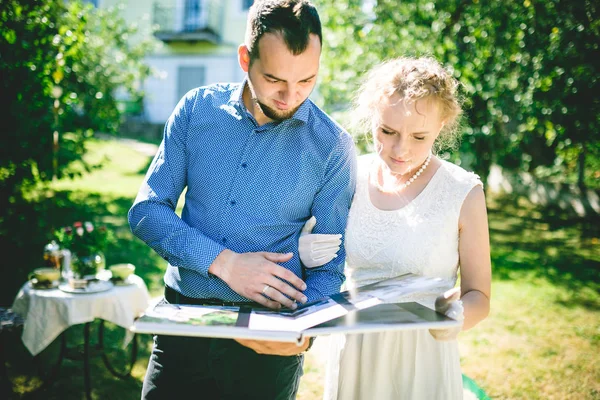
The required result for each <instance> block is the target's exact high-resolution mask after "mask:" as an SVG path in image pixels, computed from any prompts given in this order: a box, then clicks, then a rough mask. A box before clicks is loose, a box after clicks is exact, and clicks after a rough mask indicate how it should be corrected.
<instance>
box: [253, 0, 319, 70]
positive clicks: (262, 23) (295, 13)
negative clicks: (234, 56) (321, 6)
mask: <svg viewBox="0 0 600 400" xmlns="http://www.w3.org/2000/svg"><path fill="white" fill-rule="evenodd" d="M265 33H279V34H281V35H282V37H283V40H284V41H285V44H286V46H287V48H288V49H289V50H290V52H291V53H292V54H294V55H298V54H301V53H302V52H304V50H306V48H307V47H308V41H309V35H310V34H311V33H312V34H315V35H317V36H318V37H319V41H320V42H321V44H322V43H323V34H322V32H321V20H320V19H319V14H318V13H317V9H316V8H315V6H314V5H312V4H311V3H310V2H309V1H307V0H255V1H254V4H253V5H252V7H250V10H249V11H248V26H247V28H246V46H247V47H248V51H249V53H250V63H252V61H254V60H256V59H257V58H259V54H258V42H259V40H260V38H262V37H263V35H264V34H265Z"/></svg>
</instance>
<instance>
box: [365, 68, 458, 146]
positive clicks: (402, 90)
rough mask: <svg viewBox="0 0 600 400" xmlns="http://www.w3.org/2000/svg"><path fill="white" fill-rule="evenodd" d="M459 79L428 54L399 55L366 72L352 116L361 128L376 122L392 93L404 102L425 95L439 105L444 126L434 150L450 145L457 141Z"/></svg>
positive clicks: (368, 127) (455, 144)
mask: <svg viewBox="0 0 600 400" xmlns="http://www.w3.org/2000/svg"><path fill="white" fill-rule="evenodd" d="M458 86H459V82H458V81H457V80H456V79H455V78H454V77H453V76H452V74H451V73H449V72H448V71H447V70H446V69H444V67H442V65H441V64H440V63H439V62H438V61H437V60H435V59H434V58H431V57H420V58H410V57H400V58H396V59H393V60H389V61H385V62H383V63H381V64H379V65H377V66H375V67H374V68H372V69H371V71H370V72H369V73H368V74H367V76H366V79H365V81H364V82H363V84H362V85H361V86H360V88H359V91H358V95H357V97H356V99H355V101H354V112H353V117H354V119H355V121H354V122H355V124H356V125H357V126H358V127H359V129H361V131H362V132H370V131H371V130H372V129H373V126H375V125H376V124H377V118H378V116H379V115H380V109H381V105H382V104H385V102H386V101H387V100H388V99H390V98H391V97H392V96H393V95H394V94H398V95H399V96H400V98H401V99H402V100H404V101H407V102H416V101H417V100H420V99H424V98H428V99H430V100H434V101H435V102H436V104H437V105H438V107H439V110H440V116H441V118H442V121H444V122H445V123H444V126H443V127H442V130H441V131H440V135H439V136H438V138H437V140H436V143H435V146H434V147H435V148H434V150H435V151H439V150H441V149H446V148H451V149H454V148H456V147H457V145H458V143H459V137H460V135H459V133H460V132H459V128H460V121H461V117H462V107H461V103H462V102H461V100H460V98H459V95H458Z"/></svg>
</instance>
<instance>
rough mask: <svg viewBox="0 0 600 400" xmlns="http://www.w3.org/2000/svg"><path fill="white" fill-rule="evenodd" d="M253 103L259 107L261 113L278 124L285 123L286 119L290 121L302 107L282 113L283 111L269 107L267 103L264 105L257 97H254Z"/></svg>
mask: <svg viewBox="0 0 600 400" xmlns="http://www.w3.org/2000/svg"><path fill="white" fill-rule="evenodd" d="M252 101H253V102H254V104H255V105H256V106H258V108H259V109H260V111H261V112H262V113H263V114H265V116H266V117H267V118H269V119H272V120H273V121H277V122H281V121H285V120H286V119H290V118H291V117H292V116H293V115H294V114H295V113H296V111H298V108H300V106H297V107H295V108H292V109H290V110H285V111H281V110H276V109H274V108H272V107H269V106H268V105H266V104H265V103H262V102H261V101H260V100H258V99H257V98H256V97H252Z"/></svg>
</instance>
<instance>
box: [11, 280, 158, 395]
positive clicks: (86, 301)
mask: <svg viewBox="0 0 600 400" xmlns="http://www.w3.org/2000/svg"><path fill="white" fill-rule="evenodd" d="M127 282H128V283H129V284H128V285H115V286H113V287H112V288H110V289H108V290H105V291H101V292H96V293H68V292H65V291H63V290H60V289H58V288H53V289H34V288H33V287H32V286H31V284H30V283H29V282H26V283H25V284H24V285H23V286H22V287H21V290H20V291H19V293H18V294H17V296H16V297H15V300H14V302H13V305H12V309H13V311H15V312H17V313H18V314H20V315H22V316H23V317H24V318H25V324H24V326H23V334H22V336H21V339H22V341H23V344H24V345H25V347H26V348H27V349H28V350H29V352H30V353H31V354H32V355H33V356H36V355H38V354H39V353H41V352H42V350H44V349H45V348H46V347H47V346H48V345H50V343H52V342H53V341H54V340H55V339H56V338H57V337H59V336H60V335H61V334H62V333H63V332H64V331H65V330H66V329H67V328H69V327H70V326H72V325H77V324H85V331H84V334H85V337H84V380H85V387H86V395H87V398H91V384H90V374H89V329H90V324H91V323H92V322H93V321H94V320H95V319H97V318H98V319H101V320H102V322H101V324H102V325H101V326H100V330H99V333H100V335H102V332H103V328H104V325H103V321H109V322H112V323H113V324H115V325H118V326H121V327H123V328H125V329H129V328H130V327H131V326H132V324H133V321H134V319H135V318H137V317H139V316H140V315H141V314H142V313H143V312H144V311H145V310H146V308H147V307H148V305H149V302H150V297H149V294H148V288H147V287H146V284H145V283H144V281H143V279H142V278H140V277H139V276H137V275H132V276H130V277H129V278H128V280H127ZM132 339H133V340H134V346H135V344H136V343H137V342H136V341H135V338H132ZM101 340H102V338H101V336H100V337H99V341H101ZM64 346H65V345H64V335H63V343H62V348H61V356H60V360H59V363H60V362H61V361H62V355H63V351H64ZM136 351H137V350H136ZM103 359H104V362H105V364H106V366H107V367H108V369H109V370H110V371H111V373H113V374H114V375H115V376H119V374H118V373H116V372H115V371H114V370H113V369H112V368H111V366H110V365H109V363H108V360H107V359H106V357H105V356H104V354H103ZM133 361H134V360H132V364H133Z"/></svg>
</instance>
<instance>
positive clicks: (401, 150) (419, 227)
mask: <svg viewBox="0 0 600 400" xmlns="http://www.w3.org/2000/svg"><path fill="white" fill-rule="evenodd" d="M457 86H458V82H457V81H456V80H455V79H454V78H453V77H452V76H451V75H450V74H449V73H448V72H447V71H445V70H444V68H442V67H441V66H440V64H439V63H438V62H436V61H435V60H433V59H431V58H419V59H411V58H399V59H396V60H392V61H389V62H385V63H383V64H381V65H379V66H377V67H376V68H374V69H373V70H372V71H371V72H370V73H369V74H368V77H367V79H366V81H365V83H364V85H363V86H362V87H361V89H360V92H359V96H358V99H357V102H356V110H355V112H356V114H355V115H358V116H359V119H360V120H361V122H363V123H366V124H367V126H368V127H369V128H370V130H371V132H372V134H373V141H374V145H375V149H376V152H375V154H368V155H365V156H361V157H360V158H359V163H358V181H357V188H356V193H355V195H354V199H353V202H352V207H351V210H350V215H349V219H348V225H347V228H346V237H345V248H346V253H347V259H346V270H345V273H346V277H347V281H346V286H347V289H352V288H353V287H359V286H363V285H366V284H369V283H372V282H376V281H379V280H382V279H385V278H389V277H393V276H397V275H400V274H403V273H406V272H413V273H416V274H420V275H426V276H435V277H443V278H447V279H448V282H449V283H448V291H447V292H445V293H444V294H443V295H441V296H439V297H438V298H437V300H436V295H435V294H432V295H425V296H422V297H421V298H415V299H411V300H415V301H419V302H420V303H421V304H424V305H427V306H429V307H431V308H434V307H435V309H437V310H438V311H441V312H444V313H446V314H448V315H452V316H453V317H455V318H456V319H463V315H464V319H463V326H462V329H464V330H466V329H470V328H472V327H473V326H475V325H476V324H477V323H478V322H480V321H481V320H483V319H484V318H485V317H486V316H487V315H488V312H489V301H490V281H491V263H490V250H489V233H488V225H487V212H486V206H485V197H484V192H483V188H482V183H481V181H480V180H479V177H478V176H477V175H475V174H473V173H470V172H467V171H465V170H464V169H462V168H460V167H459V166H457V165H454V164H452V163H449V162H447V161H444V160H441V159H440V158H438V157H436V156H435V155H434V152H435V149H436V148H439V147H440V146H443V145H448V144H451V143H452V142H455V141H456V138H457V131H458V129H457V128H458V120H459V117H460V115H461V112H462V111H461V107H460V103H459V100H458V97H457V93H456V89H457ZM309 229H310V228H309ZM322 238H323V237H322V235H310V234H308V235H303V236H302V237H301V245H300V256H301V258H302V259H303V261H304V260H306V262H305V264H308V265H307V266H309V267H318V266H319V264H321V265H322V264H324V263H325V262H326V261H327V260H329V259H331V257H333V256H334V254H333V252H335V249H334V250H327V248H330V247H331V246H330V243H328V242H327V241H325V242H322V241H321V239H322ZM331 239H332V240H334V239H337V238H336V236H335V235H331ZM307 248H308V249H310V248H312V253H311V252H310V251H307V250H305V249H307ZM316 259H319V260H321V262H319V261H314V260H316ZM459 272H460V288H455V289H453V286H455V284H456V281H457V275H458V273H459ZM459 297H460V300H459ZM463 309H464V314H463ZM457 334H458V331H457V330H456V329H452V330H441V331H440V330H437V331H434V330H430V331H427V330H412V331H399V332H383V333H375V334H354V335H346V336H342V337H332V346H331V348H332V353H333V354H332V356H331V357H330V360H329V366H328V374H327V376H328V377H327V382H326V388H325V397H326V398H332V399H344V400H347V399H378V400H381V399H428V400H429V399H444V400H447V399H462V395H463V390H462V377H461V371H460V358H459V354H458V345H457V342H456V340H454V339H455V338H456V336H457Z"/></svg>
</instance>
